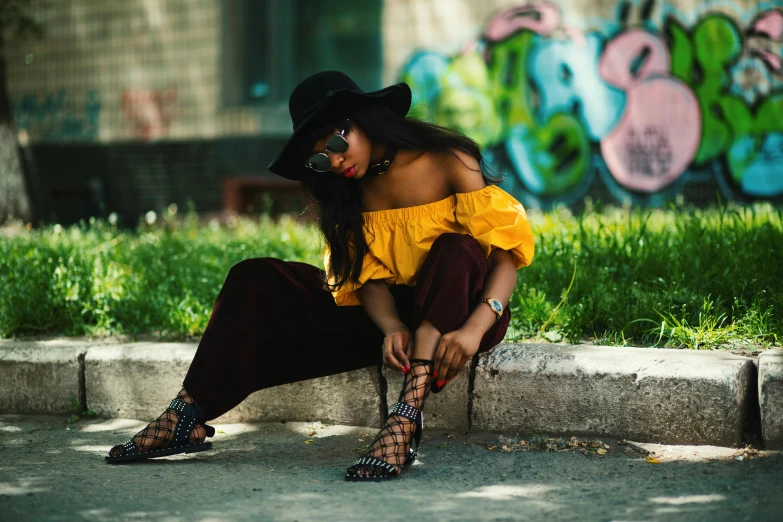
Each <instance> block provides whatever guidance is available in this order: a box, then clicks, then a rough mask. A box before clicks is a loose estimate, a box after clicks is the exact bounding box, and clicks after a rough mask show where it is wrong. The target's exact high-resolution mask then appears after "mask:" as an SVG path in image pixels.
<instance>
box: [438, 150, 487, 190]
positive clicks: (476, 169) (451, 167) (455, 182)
mask: <svg viewBox="0 0 783 522" xmlns="http://www.w3.org/2000/svg"><path fill="white" fill-rule="evenodd" d="M452 152H453V153H452V154H450V153H447V152H433V153H431V160H432V161H433V162H434V165H433V169H435V170H437V171H438V172H439V174H440V177H441V178H442V179H443V180H444V181H445V183H446V184H447V185H448V188H449V190H450V191H451V193H455V192H473V191H474V190H481V189H483V188H484V187H485V186H486V183H484V177H483V176H482V174H481V167H480V165H479V162H478V160H476V158H474V157H473V156H471V155H470V154H468V153H466V152H463V151H461V150H456V149H455V150H453V151H452Z"/></svg>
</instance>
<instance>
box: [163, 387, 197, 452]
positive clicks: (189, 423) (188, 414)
mask: <svg viewBox="0 0 783 522" xmlns="http://www.w3.org/2000/svg"><path fill="white" fill-rule="evenodd" d="M169 408H171V409H173V410H174V411H176V412H177V425H176V426H175V427H174V440H173V441H172V442H173V443H172V446H173V447H179V446H187V444H188V439H189V438H190V432H191V431H193V426H195V425H196V424H197V423H199V422H198V418H197V417H199V416H200V417H201V418H203V408H201V407H200V406H197V405H195V404H188V403H186V402H185V401H183V400H180V399H172V401H171V403H170V404H169ZM199 409H200V410H201V411H198V410H199ZM199 424H200V423H199Z"/></svg>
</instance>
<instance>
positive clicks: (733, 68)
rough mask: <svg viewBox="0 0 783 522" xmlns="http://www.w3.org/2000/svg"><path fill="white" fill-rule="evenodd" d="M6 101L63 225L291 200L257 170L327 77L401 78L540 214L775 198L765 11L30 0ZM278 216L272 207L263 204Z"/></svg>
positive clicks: (776, 155) (41, 206) (447, 1)
mask: <svg viewBox="0 0 783 522" xmlns="http://www.w3.org/2000/svg"><path fill="white" fill-rule="evenodd" d="M32 10H33V13H32V14H33V15H34V16H35V17H36V18H37V19H38V20H40V21H41V22H42V24H43V25H44V27H45V29H46V35H45V37H44V38H43V39H42V40H40V41H24V42H18V41H14V40H11V41H10V42H9V45H8V49H7V50H6V55H7V73H8V83H9V91H10V96H11V101H12V105H13V112H14V117H15V120H16V126H17V129H18V131H19V137H20V143H21V144H22V145H23V150H24V161H25V166H26V168H27V169H29V170H32V171H34V173H35V177H36V179H37V180H39V184H38V185H37V187H36V192H37V193H36V194H35V195H34V198H33V199H34V201H35V202H36V211H37V213H38V215H39V216H40V217H42V218H43V219H45V220H48V221H51V220H57V221H60V222H66V223H67V222H72V221H75V220H78V219H80V218H83V217H87V216H90V215H103V216H105V215H107V214H108V213H110V212H118V213H119V214H120V215H121V216H123V217H124V219H125V221H126V223H130V224H132V223H134V222H135V220H136V218H137V216H139V215H141V214H142V213H144V212H146V211H148V210H156V211H159V210H161V209H163V208H165V207H167V206H168V205H169V204H171V203H177V204H178V205H179V206H180V208H183V207H184V206H185V205H187V204H188V202H192V203H193V204H194V205H195V207H196V209H197V210H199V211H201V212H217V211H221V210H223V209H225V208H227V207H229V208H233V209H237V210H241V211H247V210H251V211H252V210H255V211H258V210H260V208H261V207H262V206H264V205H267V206H268V202H269V201H270V200H269V198H268V197H267V198H264V196H263V193H264V192H267V193H271V194H273V195H274V198H273V199H272V201H273V207H275V208H273V209H272V210H274V211H284V210H292V209H297V208H300V207H301V200H300V199H298V196H297V194H298V188H297V187H296V186H295V185H292V184H288V183H286V182H285V180H281V179H278V178H277V177H275V176H274V175H272V174H271V173H269V172H268V171H266V168H265V166H266V165H267V164H268V162H269V161H270V159H271V158H272V157H273V156H274V154H275V152H276V151H277V150H278V149H279V147H280V146H281V144H282V143H284V141H285V140H286V138H287V136H288V134H289V132H290V126H291V124H290V119H289V116H288V111H287V97H288V94H289V93H290V91H291V89H292V88H293V87H294V86H295V85H296V83H297V82H298V81H299V80H301V79H302V78H304V77H305V76H307V75H309V74H311V73H313V72H317V71H320V70H325V69H339V70H343V71H345V72H347V73H348V74H349V75H351V76H352V77H353V78H354V79H355V80H356V81H357V83H359V85H360V86H362V87H363V88H364V89H366V90H372V89H377V88H380V87H381V86H383V85H387V84H389V83H392V82H395V81H399V80H400V79H404V80H405V81H408V83H409V84H410V85H411V87H412V88H413V92H414V99H415V101H416V103H417V107H416V114H417V115H419V116H420V117H425V118H428V119H430V120H433V121H437V122H439V123H443V124H446V125H449V126H452V127H455V128H458V129H460V130H462V131H464V132H466V133H467V134H469V135H471V136H472V137H474V138H475V139H476V140H478V141H479V142H480V143H481V144H482V145H483V146H484V147H485V151H486V153H487V158H488V159H489V160H490V161H491V163H492V164H493V166H495V167H496V168H497V169H498V170H500V171H502V172H504V173H507V178H506V181H505V182H504V187H505V188H507V189H508V190H510V191H512V192H513V193H514V194H516V195H517V196H519V198H520V199H521V200H523V201H524V202H525V203H527V204H528V205H534V206H535V205H538V206H544V207H546V206H550V205H552V204H554V203H557V202H565V203H568V204H573V203H578V202H579V201H581V200H582V199H583V198H584V197H585V196H586V195H591V196H593V197H598V198H601V199H604V200H609V201H615V202H632V203H639V204H647V205H650V204H652V205H656V204H661V203H662V202H664V201H667V200H669V199H671V198H672V197H674V196H676V195H678V194H683V195H685V196H686V197H687V198H689V199H694V200H713V199H715V197H716V193H718V192H720V193H721V194H722V195H723V196H724V197H725V198H735V199H740V200H755V199H769V200H773V201H779V198H780V195H781V194H783V75H782V74H781V73H782V70H783V59H781V54H783V53H782V52H781V50H782V49H783V13H782V12H781V10H780V8H779V7H777V6H776V5H775V4H772V3H755V2H735V3H730V2H721V3H717V2H706V3H705V2H696V1H692V0H681V1H678V2H674V3H663V2H655V1H644V2H623V1H617V0H612V1H608V0H606V1H604V0H588V1H584V2H583V1H574V0H561V1H557V2H554V3H543V4H542V3H536V4H533V3H531V4H526V3H524V2H514V1H509V0H394V1H392V0H387V1H383V0H341V1H340V2H339V3H334V2H322V1H311V0H187V1H184V0H179V1H175V0H155V1H154V0H122V1H119V0H69V1H67V2H64V1H57V2H52V1H48V2H44V1H41V2H34V3H33V7H32ZM265 201H266V203H264V202H265Z"/></svg>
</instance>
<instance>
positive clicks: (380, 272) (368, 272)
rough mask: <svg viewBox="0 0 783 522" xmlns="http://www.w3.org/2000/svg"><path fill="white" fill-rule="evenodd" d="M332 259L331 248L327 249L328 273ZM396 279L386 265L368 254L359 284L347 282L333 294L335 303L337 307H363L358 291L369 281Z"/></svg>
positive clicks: (326, 264) (325, 264) (325, 262)
mask: <svg viewBox="0 0 783 522" xmlns="http://www.w3.org/2000/svg"><path fill="white" fill-rule="evenodd" d="M330 258H331V252H330V250H329V247H326V252H325V254H324V267H325V268H326V271H327V272H328V271H329V260H330ZM390 278H392V279H393V278H394V273H393V272H392V271H391V270H390V269H389V268H388V267H387V266H386V265H384V264H383V263H382V262H381V261H380V260H379V259H378V258H377V257H375V256H374V255H372V254H371V253H370V252H367V253H366V254H365V256H364V261H363V262H362V272H361V274H359V283H353V282H350V281H349V282H347V283H345V284H344V285H343V286H341V287H340V288H338V289H337V290H336V291H333V292H332V296H334V302H335V303H336V304H337V306H358V305H361V304H362V303H361V301H360V300H359V296H358V294H357V293H356V291H357V290H358V289H359V288H360V287H361V286H362V285H363V284H364V283H366V282H367V281H370V280H372V279H385V280H386V279H390ZM332 283H334V279H330V280H329V284H332Z"/></svg>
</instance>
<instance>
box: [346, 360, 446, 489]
mask: <svg viewBox="0 0 783 522" xmlns="http://www.w3.org/2000/svg"><path fill="white" fill-rule="evenodd" d="M410 364H411V369H410V371H409V372H408V373H407V374H406V375H405V382H404V384H403V386H402V391H401V392H400V398H399V400H398V402H396V403H395V404H394V405H392V407H391V408H389V416H388V417H387V418H386V425H385V426H384V427H383V428H382V429H381V431H380V432H379V433H378V435H377V436H376V437H375V439H374V440H373V442H372V444H370V449H369V450H368V451H367V453H366V454H365V455H364V456H362V457H361V458H360V459H359V460H357V461H356V463H354V465H353V466H351V467H350V468H348V470H347V471H346V473H345V480H351V481H354V482H365V481H369V482H378V481H381V480H389V479H393V478H397V477H399V476H400V475H402V473H403V472H404V471H405V470H407V469H408V468H409V467H411V465H412V464H413V463H414V462H415V461H416V457H417V456H418V453H417V451H418V449H419V443H420V442H421V433H422V430H423V429H424V415H423V414H422V412H421V409H422V408H423V407H424V400H425V399H426V397H427V394H428V393H429V388H430V382H431V380H432V361H428V360H424V359H411V361H410ZM411 435H413V442H414V443H415V444H416V450H415V451H414V449H413V448H412V447H411ZM406 447H407V448H408V449H407V450H406V449H405V448H406ZM399 448H402V449H399Z"/></svg>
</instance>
